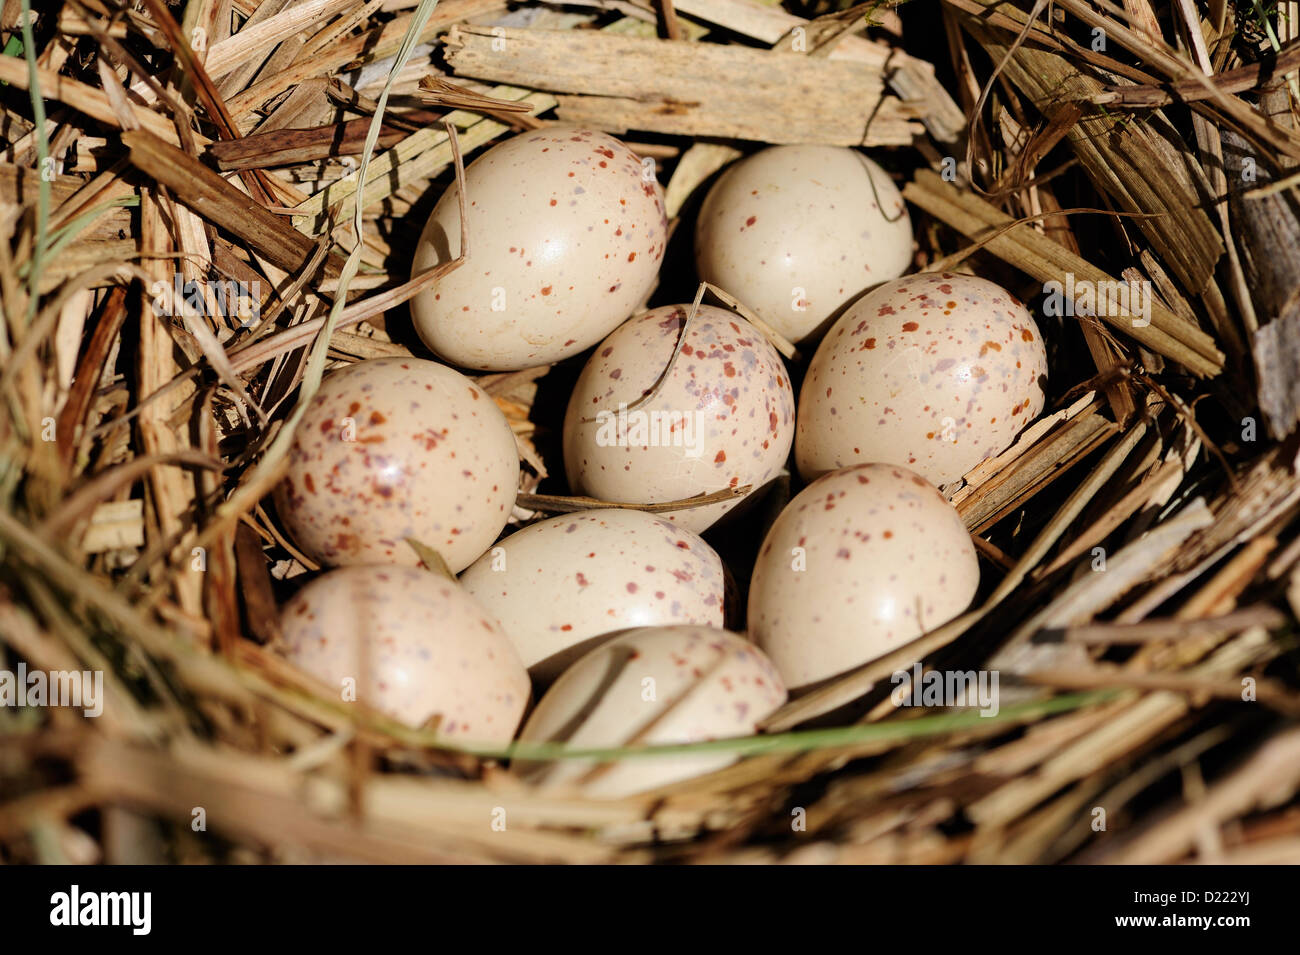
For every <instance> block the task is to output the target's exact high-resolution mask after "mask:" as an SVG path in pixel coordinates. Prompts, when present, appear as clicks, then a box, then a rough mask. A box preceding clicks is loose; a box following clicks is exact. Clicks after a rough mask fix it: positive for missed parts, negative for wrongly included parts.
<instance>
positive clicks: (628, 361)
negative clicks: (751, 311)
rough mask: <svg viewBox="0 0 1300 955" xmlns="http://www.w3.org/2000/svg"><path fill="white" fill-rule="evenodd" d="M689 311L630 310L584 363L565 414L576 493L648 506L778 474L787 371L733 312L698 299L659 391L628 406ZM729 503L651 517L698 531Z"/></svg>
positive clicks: (788, 416)
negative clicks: (623, 410)
mask: <svg viewBox="0 0 1300 955" xmlns="http://www.w3.org/2000/svg"><path fill="white" fill-rule="evenodd" d="M688 311H689V306H681V305H670V306H665V307H663V308H657V309H654V310H652V311H650V312H647V313H645V314H643V315H639V316H637V317H636V318H633V319H631V320H629V321H628V322H626V323H625V324H623V325H622V326H620V327H619V328H618V329H616V330H615V331H614V333H613V334H612V335H610V336H609V337H608V338H607V339H605V341H603V342H602V343H601V344H600V345H599V346H598V347H597V348H596V351H595V353H594V354H593V355H592V356H591V358H590V360H588V362H587V365H586V367H585V368H583V370H582V374H581V376H579V378H578V382H577V384H576V386H575V387H574V390H573V394H572V395H571V397H570V399H569V407H568V411H567V414H566V415H565V419H564V467H565V473H566V474H567V475H568V477H569V484H570V486H571V487H572V488H573V490H574V493H576V494H586V495H589V496H591V497H595V498H598V499H599V500H602V501H615V502H620V503H635V504H657V503H663V502H666V501H678V500H682V499H684V498H688V497H693V496H695V495H697V494H702V493H709V492H712V491H718V490H722V489H723V488H727V487H738V486H743V485H752V486H753V489H754V491H757V490H758V489H760V488H761V487H763V486H764V485H765V484H767V483H768V482H769V481H770V480H772V478H774V477H776V475H778V474H779V473H780V472H781V469H782V468H783V467H784V465H785V461H786V458H787V456H788V455H789V453H790V443H791V441H792V439H793V436H794V400H793V399H794V393H793V390H792V388H791V385H790V379H789V376H788V375H787V373H786V369H785V365H784V364H783V363H782V361H781V356H780V355H779V354H777V351H776V349H774V348H773V347H772V346H771V344H769V343H768V341H767V339H765V338H764V337H763V336H762V334H760V333H759V331H758V330H757V329H756V328H754V326H752V325H750V324H749V323H748V322H746V321H745V320H744V319H743V318H740V317H738V316H736V315H734V314H732V313H731V312H727V311H724V310H722V309H720V308H714V307H712V306H708V305H702V306H700V308H699V312H698V314H697V315H696V316H695V318H694V319H693V320H692V321H691V323H690V326H689V327H688V328H687V329H686V332H685V336H684V341H683V343H682V348H681V353H680V354H679V355H678V357H677V361H676V362H675V363H674V364H673V366H672V369H671V370H670V371H669V373H668V375H667V376H666V378H665V379H664V381H663V383H662V384H661V385H660V386H659V389H658V391H657V392H656V393H655V394H654V397H653V398H651V399H649V400H647V401H645V402H644V403H642V404H635V403H636V402H637V401H638V400H639V399H641V398H642V396H643V395H645V394H646V392H648V391H650V390H651V389H652V388H653V387H654V385H655V382H656V381H657V380H658V379H659V378H660V376H661V375H662V374H663V371H664V368H665V367H667V365H668V363H669V361H670V360H671V358H672V355H673V348H674V346H675V345H676V343H677V340H678V338H679V337H681V329H682V326H683V324H684V323H685V320H686V316H687V314H688ZM621 405H623V406H627V407H626V411H627V415H626V417H625V418H620V417H619V411H620V406H621ZM606 415H608V417H606ZM624 422H625V425H624ZM656 422H658V424H656ZM674 426H675V427H674ZM638 428H639V429H640V430H638ZM679 435H680V437H679ZM751 493H753V492H752V491H751ZM738 503H740V499H739V498H736V499H732V500H727V501H721V502H718V503H714V504H709V505H706V506H704V507H695V508H686V509H679V510H674V511H664V512H658V514H659V516H660V517H663V518H666V519H668V520H670V521H672V522H673V523H675V524H677V525H678V526H679V527H684V528H686V529H687V530H691V531H695V532H696V533H699V532H700V531H703V530H704V529H705V528H707V527H709V526H710V525H712V524H713V523H714V522H716V521H717V520H718V519H719V518H721V517H722V516H723V515H724V514H725V513H727V511H729V510H731V509H732V508H733V507H735V506H736V505H737V504H738Z"/></svg>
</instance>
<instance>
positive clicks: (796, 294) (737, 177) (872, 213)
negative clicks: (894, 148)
mask: <svg viewBox="0 0 1300 955" xmlns="http://www.w3.org/2000/svg"><path fill="white" fill-rule="evenodd" d="M882 209H883V211H882ZM695 261H696V266H697V268H698V270H699V273H700V278H702V279H704V280H705V281H707V282H712V283H713V284H715V285H717V286H719V287H720V288H723V289H725V290H726V291H728V292H730V293H731V294H733V295H735V296H736V297H738V298H739V299H740V300H741V301H742V302H744V303H745V304H746V305H748V306H749V307H750V308H752V309H754V310H755V311H757V312H758V313H759V315H761V316H762V318H763V319H764V321H766V322H768V323H769V324H770V325H772V327H773V328H775V329H776V330H777V331H778V332H780V333H781V334H782V335H784V336H785V337H786V338H788V339H790V340H791V341H796V342H797V341H801V340H802V339H804V338H807V337H809V336H811V335H814V334H816V333H817V331H818V330H819V329H824V326H825V325H826V324H827V320H828V319H829V318H830V317H831V316H832V315H834V314H835V313H837V312H838V311H839V310H840V309H841V308H842V307H843V306H844V305H845V304H847V303H848V302H850V301H852V300H853V299H854V298H856V297H857V296H858V295H859V294H861V293H862V292H863V291H864V290H866V289H868V288H870V287H871V286H873V285H877V284H879V283H880V282H883V281H886V280H888V279H893V278H897V277H898V276H900V275H902V274H903V273H904V272H905V271H906V270H907V268H908V266H909V265H910V264H911V261H912V223H911V220H910V219H908V216H907V209H906V207H905V206H904V204H903V197H902V195H901V194H900V193H899V191H898V188H897V187H896V186H895V185H894V181H893V180H892V179H891V178H890V177H889V175H888V174H887V173H886V172H885V171H884V170H883V169H881V168H880V167H879V166H878V165H876V163H874V162H873V161H872V160H870V159H868V158H867V157H866V156H864V155H862V153H860V152H858V151H857V150H854V149H843V148H840V147H837V146H773V147H771V148H769V149H764V150H762V151H761V152H758V153H755V154H754V155H752V156H749V157H748V158H746V159H742V160H741V161H739V162H737V163H735V164H734V165H733V166H731V167H730V168H729V169H727V170H726V171H725V172H724V173H723V174H722V176H721V177H719V179H718V181H717V183H715V184H714V186H713V188H712V189H710V190H709V194H708V196H707V198H706V199H705V201H704V205H703V206H702V207H701V209H700V216H699V219H698V220H697V224H696V229H695Z"/></svg>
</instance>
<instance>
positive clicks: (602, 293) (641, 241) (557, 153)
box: [411, 126, 668, 371]
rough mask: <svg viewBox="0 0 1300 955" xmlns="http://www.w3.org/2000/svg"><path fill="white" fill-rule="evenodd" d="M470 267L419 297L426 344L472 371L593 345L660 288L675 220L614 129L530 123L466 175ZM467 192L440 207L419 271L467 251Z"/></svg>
mask: <svg viewBox="0 0 1300 955" xmlns="http://www.w3.org/2000/svg"><path fill="white" fill-rule="evenodd" d="M465 186H466V195H467V198H468V199H469V203H468V213H467V216H466V218H467V220H468V230H469V252H468V254H467V255H466V258H465V263H464V264H463V265H462V266H461V267H460V268H458V269H456V270H454V271H453V272H451V273H450V274H449V275H446V276H444V277H443V278H441V279H440V280H439V281H438V282H437V284H436V285H435V286H434V287H433V288H431V289H428V290H426V291H424V292H422V293H420V294H419V295H417V296H416V297H415V298H413V299H412V300H411V316H412V318H413V319H414V320H415V327H416V330H417V331H418V332H419V334H420V337H421V338H422V339H423V340H424V343H425V344H426V345H428V346H429V348H430V349H432V351H433V352H434V354H436V355H438V356H439V357H440V358H443V359H445V360H446V361H448V362H450V363H452V364H454V365H460V366H462V367H465V368H476V369H483V370H489V371H509V370H514V369H520V368H528V367H532V366H534V365H544V364H547V363H549V362H556V361H559V360H560V359H562V358H567V357H569V356H570V355H576V354H577V353H578V352H580V351H583V350H585V349H587V348H590V347H591V346H592V345H594V344H595V343H596V342H598V341H600V339H601V338H603V337H604V336H605V335H607V334H608V333H609V332H610V331H611V330H613V328H614V327H615V326H616V325H618V324H619V322H621V321H623V320H624V319H625V318H627V317H628V315H630V314H631V313H632V311H633V310H634V309H635V308H637V306H638V305H640V303H641V301H642V300H643V299H644V298H645V296H646V294H647V293H648V292H649V291H650V289H651V287H652V286H653V285H654V282H655V279H656V276H657V274H658V269H659V263H660V261H661V260H662V259H663V254H664V243H665V242H666V240H667V228H668V224H667V219H666V217H665V214H664V204H663V197H662V193H661V190H660V188H659V186H658V184H657V183H656V182H655V180H654V166H653V165H648V166H646V165H643V164H642V162H641V160H640V159H639V158H637V156H636V154H635V153H633V152H632V151H631V150H630V149H628V148H627V147H626V146H624V145H623V144H622V143H620V142H619V141H618V140H617V139H614V138H613V137H611V136H607V135H606V134H605V133H601V132H596V131H594V130H590V129H579V128H577V127H569V126H547V127H545V128H543V129H536V130H530V131H528V132H523V133H520V134H519V135H517V136H515V137H513V138H511V139H509V140H506V141H505V142H503V143H501V144H499V145H497V146H494V147H492V148H491V149H489V150H488V151H487V152H486V153H484V154H483V155H482V156H481V157H479V158H478V159H477V160H475V161H474V162H473V163H471V164H470V166H469V168H468V169H467V170H466V171H465ZM459 195H460V192H459V188H458V186H456V185H455V184H453V185H452V186H451V188H449V189H448V190H447V191H446V192H445V193H443V195H442V197H441V198H440V199H439V200H438V204H437V205H436V206H435V207H434V210H433V214H432V215H431V216H430V218H429V221H428V223H427V224H426V225H425V228H424V232H423V234H422V235H421V236H420V241H419V244H418V245H417V247H416V252H415V258H414V263H413V272H414V273H415V274H418V273H420V272H423V271H424V270H425V269H428V268H431V267H433V266H435V265H439V264H441V263H444V262H449V261H451V260H452V259H454V258H455V257H456V256H458V255H459V254H460V228H461V222H460V199H459Z"/></svg>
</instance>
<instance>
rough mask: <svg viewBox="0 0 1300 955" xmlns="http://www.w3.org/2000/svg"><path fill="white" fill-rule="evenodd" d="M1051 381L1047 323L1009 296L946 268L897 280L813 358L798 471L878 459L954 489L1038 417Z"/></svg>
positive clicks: (853, 310) (844, 320)
mask: <svg viewBox="0 0 1300 955" xmlns="http://www.w3.org/2000/svg"><path fill="white" fill-rule="evenodd" d="M1046 375H1047V354H1046V352H1045V350H1044V348H1043V340H1042V336H1041V335H1040V333H1039V331H1038V326H1037V325H1035V324H1034V320H1033V318H1032V317H1031V316H1030V315H1029V312H1028V311H1027V310H1026V309H1025V307H1024V306H1023V305H1022V304H1020V302H1018V301H1017V300H1016V299H1015V297H1014V296H1012V295H1011V293H1010V292H1007V291H1006V290H1005V289H1003V288H1001V287H999V286H997V285H994V284H993V283H992V282H989V281H986V280H985V279H981V278H975V277H973V276H969V275H953V274H949V273H946V272H945V273H924V274H921V275H913V276H909V277H908V278H904V279H898V280H896V281H892V282H888V283H886V284H885V285H883V286H881V287H880V288H878V289H876V290H874V291H872V292H870V293H868V294H867V295H865V296H863V297H862V298H861V299H860V300H859V301H857V302H855V303H854V304H853V305H852V307H850V308H849V310H848V311H847V312H845V313H844V315H842V316H841V317H840V319H839V320H838V321H837V322H836V323H835V325H834V327H832V329H831V330H830V332H829V333H827V335H826V338H825V340H823V341H822V343H821V346H820V347H819V348H818V349H817V354H816V355H814V356H813V360H812V363H811V364H810V365H809V367H808V374H807V377H805V378H804V383H803V388H802V390H801V391H800V393H799V425H798V436H797V438H796V439H795V460H796V462H797V464H798V468H799V473H800V474H801V475H803V476H804V478H805V479H808V480H811V479H812V478H815V477H816V476H817V475H819V474H824V473H825V472H827V471H831V470H834V469H835V468H840V467H844V466H846V465H849V464H857V463H859V462H864V461H876V462H887V463H890V464H903V465H906V466H907V467H909V468H911V469H912V470H914V471H916V472H918V473H919V474H920V475H921V476H922V477H924V478H926V480H928V481H930V482H931V483H932V484H937V485H943V484H950V483H952V482H954V481H956V480H958V479H959V478H961V477H962V476H963V475H964V474H966V472H968V471H969V470H970V469H971V468H973V467H975V465H977V464H979V463H980V462H981V461H983V460H984V459H985V458H988V457H991V456H993V455H995V454H998V453H1000V452H1001V451H1003V450H1005V449H1006V448H1007V447H1008V446H1010V444H1011V443H1012V441H1014V440H1015V437H1016V435H1017V434H1019V432H1020V431H1021V429H1023V428H1024V427H1025V425H1027V424H1029V423H1030V422H1031V421H1033V420H1034V418H1035V417H1037V416H1038V414H1039V412H1041V411H1042V410H1043V400H1044V399H1043V389H1042V385H1041V382H1042V381H1043V380H1045V379H1046Z"/></svg>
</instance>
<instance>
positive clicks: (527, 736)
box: [519, 627, 786, 798]
mask: <svg viewBox="0 0 1300 955" xmlns="http://www.w3.org/2000/svg"><path fill="white" fill-rule="evenodd" d="M785 699H786V692H785V687H784V686H783V685H782V683H781V677H780V675H779V674H778V673H777V672H776V669H775V668H774V667H773V666H772V664H771V663H770V662H769V661H768V659H767V658H766V657H765V656H763V654H762V653H761V652H759V650H758V649H757V648H756V647H755V646H754V645H753V644H751V643H750V642H749V641H747V640H745V639H744V638H743V637H740V636H737V635H736V634H734V633H728V632H727V631H725V630H714V629H711V628H709V627H649V628H645V629H641V630H633V631H630V632H629V633H625V634H623V635H621V636H619V637H616V638H615V639H613V640H610V641H609V642H607V643H604V644H602V645H601V646H600V647H598V648H596V649H595V650H593V651H591V652H590V653H588V654H587V655H586V656H584V657H583V658H582V659H581V660H579V661H578V662H577V663H575V664H574V665H573V666H571V667H570V668H569V669H567V670H565V671H564V674H563V675H562V676H561V677H560V678H559V679H558V680H557V681H556V682H555V685H554V686H552V687H551V689H550V690H549V691H547V693H546V695H545V696H543V697H542V699H541V702H540V703H538V704H537V709H535V710H534V711H533V713H532V715H531V716H530V717H529V718H528V722H527V723H525V724H524V729H523V732H522V733H520V736H519V738H520V739H521V740H524V741H530V742H564V743H567V744H568V745H569V746H571V747H574V748H583V749H603V748H609V747H616V746H625V745H647V746H655V745H671V744H682V743H700V742H705V741H707V740H711V739H728V738H732V737H738V736H752V735H753V734H754V733H755V732H756V731H757V729H758V725H759V723H760V722H762V721H763V720H764V719H766V718H767V717H768V716H770V715H772V714H773V713H774V712H776V710H777V709H778V708H779V707H780V706H781V704H783V703H784V702H785ZM735 761H736V757H735V756H733V755H732V754H729V753H705V754H683V755H680V756H653V757H649V756H647V757H637V758H632V759H626V760H620V761H619V762H617V763H612V764H608V765H607V766H604V767H597V766H595V765H594V764H593V763H592V762H590V761H587V760H578V759H565V760H559V761H556V762H552V763H549V764H547V765H544V766H538V765H536V764H533V765H528V764H523V765H522V766H520V767H519V768H520V771H521V772H522V773H523V774H524V775H525V776H526V777H527V778H530V779H531V780H532V781H534V782H536V783H537V784H539V785H541V786H544V787H546V788H568V787H573V788H577V789H580V790H581V792H582V794H583V795H585V796H591V797H596V798H618V797H621V796H627V795H631V794H633V793H638V792H643V791H644V790H647V789H654V788H657V787H659V786H666V785H668V784H670V783H675V782H679V781H680V780H683V779H689V778H690V777H692V776H699V775H702V774H703V773H708V772H713V771H714V770H717V769H721V768H723V767H724V766H728V765H730V764H731V763H733V762H735Z"/></svg>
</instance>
